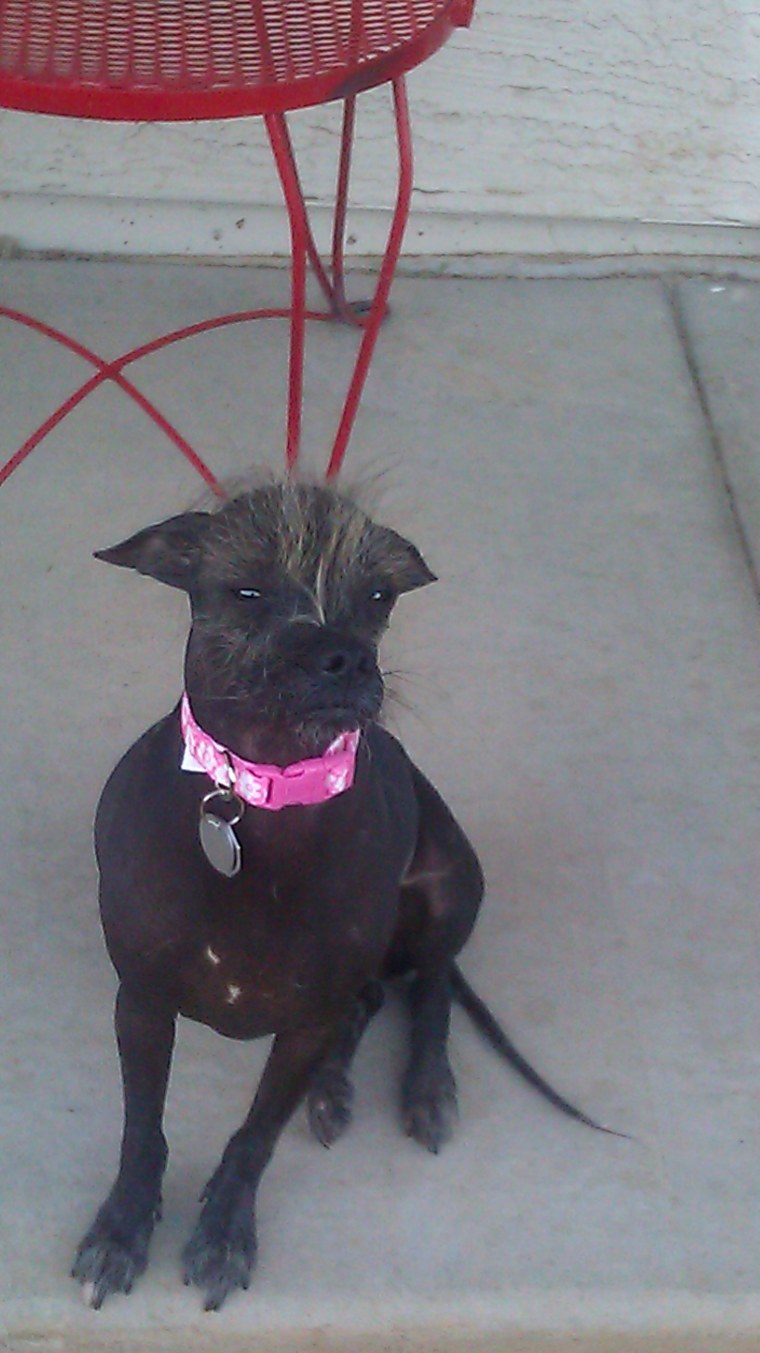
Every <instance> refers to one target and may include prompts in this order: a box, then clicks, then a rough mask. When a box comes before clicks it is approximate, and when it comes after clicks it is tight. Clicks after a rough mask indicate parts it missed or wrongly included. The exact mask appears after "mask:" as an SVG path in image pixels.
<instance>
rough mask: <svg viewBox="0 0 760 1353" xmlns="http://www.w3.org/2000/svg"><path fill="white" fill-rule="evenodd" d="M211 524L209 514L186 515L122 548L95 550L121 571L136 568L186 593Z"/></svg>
mask: <svg viewBox="0 0 760 1353" xmlns="http://www.w3.org/2000/svg"><path fill="white" fill-rule="evenodd" d="M208 524H209V514H208V512H183V513H182V514H181V516H179V517H169V518H168V520H167V521H162V522H159V523H158V525H157V526H146V528H145V530H144V531H138V532H137V535H134V536H130V537H129V539H128V540H123V541H122V542H121V544H120V545H112V546H111V548H110V549H108V550H96V551H95V558H96V559H103V560H104V561H105V563H106V564H117V565H118V566H119V568H134V569H136V570H137V572H138V573H145V574H146V575H147V576H148V577H149V578H157V579H158V581H159V582H160V583H167V584H168V585H169V587H180V588H182V589H183V591H185V592H186V591H188V589H189V587H190V585H191V583H192V580H193V577H194V574H195V569H196V567H197V564H198V560H199V557H200V550H201V542H202V540H203V537H204V535H205V533H206V531H207V529H208Z"/></svg>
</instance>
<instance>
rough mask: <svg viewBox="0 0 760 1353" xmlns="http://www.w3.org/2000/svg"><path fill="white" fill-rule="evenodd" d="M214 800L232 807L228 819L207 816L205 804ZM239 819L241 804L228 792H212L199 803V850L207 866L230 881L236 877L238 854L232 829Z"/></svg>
mask: <svg viewBox="0 0 760 1353" xmlns="http://www.w3.org/2000/svg"><path fill="white" fill-rule="evenodd" d="M214 799H219V800H221V802H222V803H227V804H230V803H231V804H234V805H235V812H234V815H233V816H232V817H231V818H224V817H220V816H219V814H218V813H212V812H209V810H208V808H207V806H206V805H207V804H209V803H211V802H213V800H214ZM242 816H243V802H242V800H241V799H239V798H238V796H237V794H233V793H232V791H231V790H229V789H212V791H211V793H210V794H207V795H206V796H205V798H204V799H203V802H202V803H201V815H200V821H199V823H198V835H199V837H200V843H201V847H202V849H203V853H204V855H205V856H206V859H207V860H208V862H209V864H210V865H211V866H212V868H214V869H215V870H216V872H217V873H218V874H223V875H224V877H225V878H228V879H231V878H234V877H235V875H236V874H239V873H240V867H241V865H242V853H241V850H240V842H239V841H238V839H237V837H236V835H235V825H236V824H237V823H238V822H239V821H240V819H241V817H242Z"/></svg>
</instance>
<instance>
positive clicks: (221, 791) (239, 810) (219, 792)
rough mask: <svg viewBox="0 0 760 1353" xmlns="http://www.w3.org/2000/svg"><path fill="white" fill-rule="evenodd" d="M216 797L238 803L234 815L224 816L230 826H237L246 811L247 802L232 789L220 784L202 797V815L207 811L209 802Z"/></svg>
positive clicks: (225, 801) (227, 801)
mask: <svg viewBox="0 0 760 1353" xmlns="http://www.w3.org/2000/svg"><path fill="white" fill-rule="evenodd" d="M214 799H220V800H221V802H222V803H226V804H230V803H234V804H235V805H236V807H235V811H234V813H233V816H232V817H227V818H224V821H225V822H226V823H227V826H228V827H235V826H237V824H238V822H239V821H240V820H241V818H242V816H243V813H244V812H245V804H244V802H243V800H242V799H241V797H240V795H239V794H236V793H235V791H234V790H232V789H225V788H224V787H223V786H222V785H218V786H217V787H216V789H212V790H211V791H210V792H209V793H208V794H204V796H203V798H202V799H201V816H202V815H203V813H204V812H205V810H206V806H207V804H209V803H212V802H213V800H214Z"/></svg>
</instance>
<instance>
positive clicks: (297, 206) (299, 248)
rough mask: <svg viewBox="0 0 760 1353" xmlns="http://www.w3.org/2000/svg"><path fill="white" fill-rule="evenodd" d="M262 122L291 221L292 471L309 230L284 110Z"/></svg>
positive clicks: (288, 452) (288, 448)
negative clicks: (267, 135)
mask: <svg viewBox="0 0 760 1353" xmlns="http://www.w3.org/2000/svg"><path fill="white" fill-rule="evenodd" d="M265 122H266V128H267V132H268V134H269V141H270V144H271V146H272V153H273V155H274V159H275V164H276V166H277V172H278V174H279V176H280V182H281V184H282V191H283V193H284V196H285V205H286V207H287V210H288V220H289V222H290V244H291V255H292V264H291V311H290V366H289V374H288V411H287V433H286V442H285V461H286V464H287V468H288V470H289V471H292V470H294V469H295V466H296V462H297V460H298V454H299V451H300V449H301V408H302V404H303V365H304V341H305V332H306V256H307V250H308V243H309V236H310V233H311V232H310V229H309V222H308V218H307V215H306V204H305V202H304V199H303V192H302V189H301V184H300V181H299V178H298V172H297V169H296V164H295V159H294V156H293V148H292V145H291V142H290V136H289V134H288V129H287V124H286V122H285V116H284V114H283V113H267V115H266V117H265Z"/></svg>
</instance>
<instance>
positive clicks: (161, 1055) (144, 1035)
mask: <svg viewBox="0 0 760 1353" xmlns="http://www.w3.org/2000/svg"><path fill="white" fill-rule="evenodd" d="M115 1024H116V1038H117V1042H118V1046H119V1057H120V1060H121V1074H122V1083H123V1088H124V1133H123V1136H122V1143H121V1161H120V1165H119V1173H118V1175H117V1177H116V1182H115V1183H114V1186H113V1188H112V1189H111V1192H110V1193H109V1195H108V1197H107V1198H106V1200H105V1202H104V1203H103V1206H102V1207H101V1208H100V1211H99V1212H98V1214H97V1216H96V1218H95V1220H94V1222H93V1224H92V1226H91V1227H90V1229H89V1230H88V1231H87V1232H86V1234H85V1236H84V1238H83V1240H82V1242H81V1244H80V1246H79V1249H78V1250H77V1254H76V1259H75V1261H74V1267H73V1269H72V1277H74V1278H78V1279H79V1281H80V1282H81V1283H82V1285H83V1288H84V1291H85V1295H86V1298H87V1300H88V1302H89V1304H90V1305H91V1306H94V1307H95V1308H98V1307H100V1306H101V1305H102V1304H103V1302H104V1300H105V1298H106V1297H107V1296H109V1295H110V1293H111V1292H130V1291H131V1289H132V1284H133V1283H134V1281H135V1279H136V1278H138V1277H139V1276H140V1274H141V1273H142V1272H143V1270H144V1269H145V1266H146V1264H147V1262H148V1246H149V1244H150V1238H151V1236H152V1234H153V1228H154V1226H155V1223H156V1221H157V1219H158V1217H159V1216H160V1212H161V1180H162V1178H163V1173H164V1169H165V1167H166V1157H167V1154H168V1153H167V1147H166V1138H165V1137H164V1134H163V1130H162V1127H161V1123H162V1118H163V1111H164V1101H165V1098H166V1086H167V1082H168V1079H169V1067H170V1065H171V1056H172V1048H173V1046H174V1027H175V1018H174V1013H173V1012H172V1011H171V1010H167V1009H166V1008H164V1007H163V1006H158V1005H155V1004H152V1003H151V1002H149V1001H146V1000H145V999H144V998H143V997H142V995H138V994H136V993H134V992H132V991H130V990H128V989H127V988H126V987H125V986H123V985H122V986H120V987H119V992H118V995H117V997H116V1012H115Z"/></svg>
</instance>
